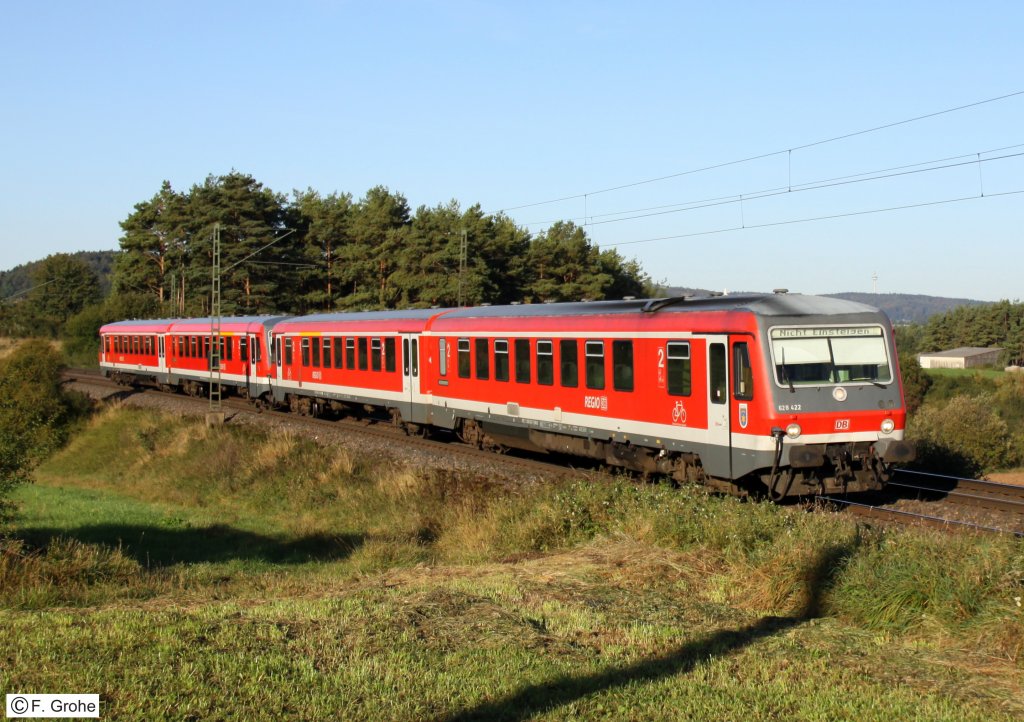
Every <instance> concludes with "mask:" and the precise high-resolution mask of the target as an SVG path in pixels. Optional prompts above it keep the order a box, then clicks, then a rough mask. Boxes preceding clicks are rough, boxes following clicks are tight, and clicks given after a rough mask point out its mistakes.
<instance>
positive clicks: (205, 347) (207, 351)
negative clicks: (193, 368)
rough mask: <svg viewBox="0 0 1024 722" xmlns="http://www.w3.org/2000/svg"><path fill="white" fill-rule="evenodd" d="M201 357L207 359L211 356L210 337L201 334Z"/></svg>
mask: <svg viewBox="0 0 1024 722" xmlns="http://www.w3.org/2000/svg"><path fill="white" fill-rule="evenodd" d="M203 358H204V359H206V360H207V361H209V360H210V359H211V358H212V356H211V354H210V337H209V336H203Z"/></svg>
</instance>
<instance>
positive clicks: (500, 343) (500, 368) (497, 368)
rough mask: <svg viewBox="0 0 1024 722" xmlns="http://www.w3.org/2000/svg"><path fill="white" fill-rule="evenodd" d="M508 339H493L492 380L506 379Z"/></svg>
mask: <svg viewBox="0 0 1024 722" xmlns="http://www.w3.org/2000/svg"><path fill="white" fill-rule="evenodd" d="M508 369H509V364H508V339H507V338H496V339H494V380H495V381H505V382H507V381H508Z"/></svg>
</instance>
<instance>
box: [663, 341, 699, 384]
mask: <svg viewBox="0 0 1024 722" xmlns="http://www.w3.org/2000/svg"><path fill="white" fill-rule="evenodd" d="M674 351H675V352H676V353H675V354H673V352H674ZM680 351H682V352H685V353H684V354H682V355H680V354H679V352H680ZM673 369H678V370H679V372H680V376H679V378H678V382H679V383H678V385H676V386H675V389H677V390H674V389H673V386H674V383H673V382H674V381H675V380H676V375H675V374H674V373H673ZM682 374H685V376H683V375H682ZM665 375H666V377H667V378H666V382H667V383H666V384H665V389H666V391H668V395H669V396H690V395H692V394H693V359H692V358H691V356H690V342H689V341H666V342H665Z"/></svg>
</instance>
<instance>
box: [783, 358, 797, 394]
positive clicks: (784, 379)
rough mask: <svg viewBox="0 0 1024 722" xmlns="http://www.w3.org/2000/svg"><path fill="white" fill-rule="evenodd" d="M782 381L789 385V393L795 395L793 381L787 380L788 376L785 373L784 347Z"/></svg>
mask: <svg viewBox="0 0 1024 722" xmlns="http://www.w3.org/2000/svg"><path fill="white" fill-rule="evenodd" d="M782 380H783V381H785V382H786V383H787V384H789V393H791V394H793V393H796V389H794V388H793V379H791V378H789V374H787V373H786V347H785V346H783V347H782Z"/></svg>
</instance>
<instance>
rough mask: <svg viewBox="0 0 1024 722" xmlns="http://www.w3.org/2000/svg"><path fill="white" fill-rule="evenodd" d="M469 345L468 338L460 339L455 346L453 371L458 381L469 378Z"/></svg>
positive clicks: (470, 370) (470, 366)
mask: <svg viewBox="0 0 1024 722" xmlns="http://www.w3.org/2000/svg"><path fill="white" fill-rule="evenodd" d="M469 355H470V343H469V339H468V338H460V339H459V340H458V342H457V345H456V355H455V369H456V374H457V375H458V377H459V378H460V379H468V378H469V377H470V376H471V372H472V364H471V363H470V357H469Z"/></svg>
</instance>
